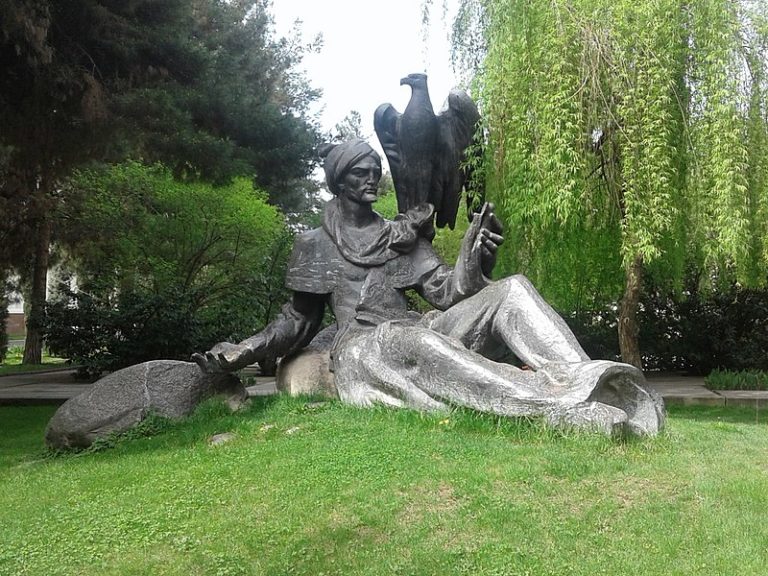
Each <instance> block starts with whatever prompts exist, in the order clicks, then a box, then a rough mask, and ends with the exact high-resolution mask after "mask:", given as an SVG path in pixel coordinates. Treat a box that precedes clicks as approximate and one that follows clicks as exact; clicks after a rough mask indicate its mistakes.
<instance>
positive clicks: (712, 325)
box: [564, 277, 768, 374]
mask: <svg viewBox="0 0 768 576" xmlns="http://www.w3.org/2000/svg"><path fill="white" fill-rule="evenodd" d="M698 284H699V282H698V280H697V279H696V278H695V277H693V278H688V280H687V281H686V287H685V289H684V290H683V291H682V293H680V292H678V291H676V290H672V289H667V290H662V289H660V288H658V287H655V286H653V285H652V284H651V283H650V282H648V283H647V284H646V287H645V289H644V295H643V298H642V300H641V302H640V310H639V313H638V321H639V323H640V328H641V330H640V344H641V349H642V351H643V365H644V366H645V368H646V369H647V370H661V371H685V372H689V373H692V374H709V373H710V372H712V371H713V370H718V369H720V370H728V371H735V372H741V371H750V370H763V371H768V356H766V353H765V351H766V350H768V290H766V289H764V288H763V289H754V288H744V287H742V286H739V285H732V286H730V287H723V288H721V289H718V290H717V291H715V292H711V291H701V290H699V288H698ZM616 308H617V305H616V304H615V303H613V304H608V305H606V306H604V307H603V308H597V309H594V310H589V311H582V312H581V313H580V314H565V315H564V316H565V319H566V321H567V322H568V324H569V326H570V327H571V329H572V330H573V331H574V333H575V334H576V336H577V338H578V339H579V342H580V343H581V344H582V346H583V347H584V349H585V351H586V352H587V354H588V355H589V356H590V357H592V358H603V359H607V360H616V359H618V356H619V349H618V342H617V339H616Z"/></svg>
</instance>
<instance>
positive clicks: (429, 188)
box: [373, 74, 483, 229]
mask: <svg viewBox="0 0 768 576" xmlns="http://www.w3.org/2000/svg"><path fill="white" fill-rule="evenodd" d="M405 84H407V85H408V86H410V87H411V100H410V101H409V102H408V106H406V108H405V111H404V112H403V113H402V114H400V113H399V112H398V111H397V110H396V109H395V108H394V107H393V106H392V104H382V105H381V106H379V107H378V108H377V109H376V112H375V113H374V116H373V126H374V129H375V130H376V135H377V136H378V137H379V142H381V147H382V148H383V149H384V154H385V155H386V156H387V160H388V161H389V168H390V171H391V172H392V180H393V181H394V184H395V193H396V194H397V208H398V211H400V212H405V211H406V210H408V209H409V208H412V207H413V206H416V205H418V204H421V203H423V202H429V203H430V204H432V205H434V207H435V218H436V222H435V223H436V225H437V226H438V227H440V228H442V227H444V226H449V227H450V228H451V229H453V227H454V225H455V223H456V214H457V213H458V209H459V198H460V196H461V190H462V188H464V187H465V185H466V184H467V183H468V182H469V181H470V180H471V176H472V175H471V163H465V162H464V160H465V154H466V152H467V149H468V148H469V146H470V144H472V141H473V137H474V135H475V132H476V130H477V125H478V122H479V121H480V114H479V113H478V111H477V106H475V103H474V102H473V101H472V99H471V98H470V97H469V95H468V94H467V93H466V92H464V91H463V90H457V89H454V90H451V92H450V93H449V94H448V100H447V106H446V107H445V109H444V110H443V111H442V112H441V113H440V114H438V115H435V113H434V112H433V109H432V102H431V101H430V99H429V90H428V89H427V75H426V74H409V75H408V76H406V77H405V78H403V79H402V80H400V85H405ZM474 152H475V153H479V150H475V151H474ZM470 192H471V193H470ZM482 196H483V193H482V190H481V189H473V190H472V191H469V190H468V194H467V204H468V208H467V215H468V217H470V218H471V216H472V215H471V212H472V207H474V206H481V205H482Z"/></svg>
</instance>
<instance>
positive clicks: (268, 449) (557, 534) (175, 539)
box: [0, 397, 768, 576]
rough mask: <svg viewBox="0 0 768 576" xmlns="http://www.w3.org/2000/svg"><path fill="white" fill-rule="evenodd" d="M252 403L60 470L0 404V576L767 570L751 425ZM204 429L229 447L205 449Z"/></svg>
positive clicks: (764, 444) (760, 450) (30, 429)
mask: <svg viewBox="0 0 768 576" xmlns="http://www.w3.org/2000/svg"><path fill="white" fill-rule="evenodd" d="M254 400H255V402H254V403H253V404H252V406H251V407H250V408H249V409H247V410H246V411H244V412H239V413H235V414H230V413H228V412H227V411H226V410H225V409H223V408H222V407H221V406H220V405H215V404H211V403H207V404H206V405H204V406H202V407H201V410H200V411H199V412H197V413H195V414H194V415H193V416H192V417H191V418H190V419H188V420H186V421H183V422H179V423H174V424H170V425H164V426H163V430H162V434H155V433H152V434H151V435H150V436H145V437H142V438H133V439H129V440H121V441H118V442H117V443H116V445H115V447H114V448H113V449H111V450H109V451H101V452H95V453H87V454H81V455H68V456H55V455H50V454H45V453H44V452H43V445H42V437H43V430H44V428H45V424H46V422H47V421H48V419H49V418H50V416H51V415H52V413H53V410H54V409H53V408H51V407H24V408H20V407H0V525H2V526H3V541H4V546H3V547H2V548H1V549H0V573H8V574H24V573H28V574H57V573H58V574H83V575H87V574H100V575H104V574H106V575H111V574H126V573H137V574H138V573H140V574H160V573H162V574H169V575H173V574H198V573H199V574H254V575H256V574H286V573H292V574H320V573H326V574H370V575H377V574H381V575H384V574H418V575H420V574H425V575H426V574H446V575H459V574H465V575H466V574H525V573H526V572H527V573H530V574H572V575H574V576H583V575H594V574H615V573H617V567H620V570H618V571H619V572H620V573H621V574H626V575H641V574H642V575H643V576H654V575H661V574H664V575H666V574H669V572H670V565H671V564H674V566H675V572H676V573H679V574H705V573H707V574H709V573H722V574H728V573H731V572H732V571H733V566H738V570H739V573H740V574H746V575H758V574H759V575H762V574H763V573H764V571H765V565H766V562H768V557H767V556H766V550H765V546H764V542H765V541H766V538H768V527H766V524H765V522H764V518H763V516H764V510H765V504H766V494H768V481H767V480H766V477H765V474H759V473H756V470H760V469H761V466H763V465H764V462H763V454H764V453H765V451H766V449H768V429H767V428H766V426H765V424H764V423H763V420H764V418H765V416H764V413H763V412H762V411H760V412H758V413H757V414H756V413H755V411H754V410H746V409H745V410H738V409H724V408H703V407H700V408H695V409H694V408H687V409H685V408H675V407H671V408H670V417H669V420H668V430H669V431H668V433H667V434H665V435H664V436H663V437H661V438H659V439H656V440H647V441H642V442H630V443H618V442H614V441H611V440H609V439H607V438H603V437H599V436H594V435H590V434H559V433H553V432H551V431H548V430H546V429H543V428H542V427H541V426H539V425H538V424H537V423H535V422H530V421H526V420H509V419H503V418H493V417H489V416H478V415H476V414H472V413H470V412H468V411H461V410H458V411H454V412H452V413H450V414H443V415H429V414H426V415H425V414H420V413H417V412H412V411H394V410H385V409H372V410H360V409H355V408H352V407H348V406H344V405H341V404H339V403H335V402H332V403H326V404H324V405H321V406H313V407H309V406H308V405H307V402H306V400H303V399H292V398H283V397H281V398H266V399H254ZM756 419H757V421H756ZM361 430H364V431H365V433H364V434H361ZM222 432H232V433H234V434H235V439H234V440H232V441H230V442H228V443H226V444H224V445H221V446H211V445H210V444H209V443H208V439H209V438H210V437H211V436H212V435H213V434H216V433H222ZM723 454H727V455H728V457H727V458H723V457H722V455H723ZM254 471H258V473H254ZM564 511H567V513H564ZM41 525H45V526H47V527H48V530H46V531H41V530H36V529H35V527H37V526H41ZM733 534H739V537H738V538H733ZM265 544H267V545H265ZM72 550H77V553H76V554H73V553H72ZM596 550H599V554H598V553H595V551H596ZM705 564H706V566H705Z"/></svg>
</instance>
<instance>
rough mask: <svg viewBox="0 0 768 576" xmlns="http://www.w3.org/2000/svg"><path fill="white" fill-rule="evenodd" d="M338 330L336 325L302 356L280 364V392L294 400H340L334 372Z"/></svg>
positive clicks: (292, 357) (304, 350)
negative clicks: (333, 353)
mask: <svg viewBox="0 0 768 576" xmlns="http://www.w3.org/2000/svg"><path fill="white" fill-rule="evenodd" d="M336 330H337V328H336V325H335V324H334V325H332V326H328V327H327V328H325V329H324V330H322V331H321V332H320V333H319V334H318V335H317V336H315V337H314V338H313V339H312V342H310V343H309V345H308V346H307V347H306V348H304V349H303V350H301V351H300V352H299V353H298V354H295V355H294V356H291V357H288V358H283V359H282V360H281V361H280V364H279V366H278V368H277V382H276V386H277V389H278V391H280V392H285V393H287V394H290V395H291V396H298V395H300V394H310V395H313V396H326V397H328V398H338V393H337V392H336V384H335V380H334V376H333V372H331V369H330V363H331V354H330V351H331V346H332V344H333V339H334V338H335V336H336Z"/></svg>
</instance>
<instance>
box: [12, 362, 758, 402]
mask: <svg viewBox="0 0 768 576" xmlns="http://www.w3.org/2000/svg"><path fill="white" fill-rule="evenodd" d="M74 373H75V371H74V370H71V369H65V370H58V371H55V372H35V373H32V374H19V375H15V376H0V405H3V404H61V403H63V402H64V401H66V400H67V399H68V398H71V397H72V396H76V395H77V394H80V393H81V392H83V391H84V390H86V389H87V388H88V387H89V386H91V384H87V383H82V382H78V381H77V380H75V379H74ZM245 373H246V376H253V377H254V378H255V381H256V383H255V384H254V385H253V386H250V387H249V388H248V393H249V395H251V396H268V395H270V394H275V393H276V392H277V389H276V388H275V379H274V378H272V377H265V376H256V375H255V372H254V371H253V370H248V369H246V370H245ZM648 382H649V384H650V386H651V387H652V388H654V389H655V390H657V391H658V392H659V393H660V394H661V395H662V397H663V398H664V401H665V402H666V403H667V404H683V405H698V406H749V407H754V408H767V407H768V391H749V390H720V391H712V390H708V389H707V388H706V387H705V386H704V379H703V378H696V377H690V376H674V375H672V376H670V375H661V376H657V375H651V376H650V377H649V379H648Z"/></svg>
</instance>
